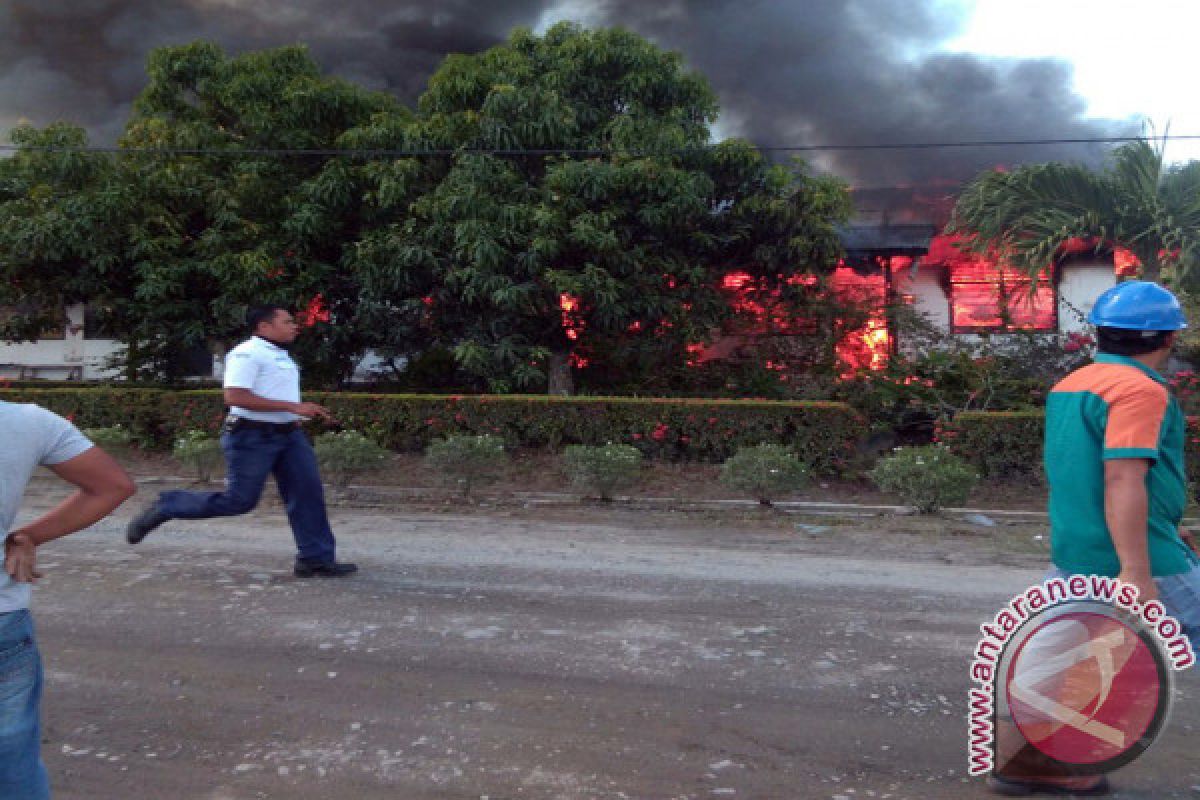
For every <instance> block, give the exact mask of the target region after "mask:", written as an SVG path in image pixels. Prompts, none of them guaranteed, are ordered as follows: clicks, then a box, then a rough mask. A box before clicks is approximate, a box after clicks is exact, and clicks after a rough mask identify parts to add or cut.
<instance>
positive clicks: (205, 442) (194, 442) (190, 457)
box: [171, 430, 224, 483]
mask: <svg viewBox="0 0 1200 800" xmlns="http://www.w3.org/2000/svg"><path fill="white" fill-rule="evenodd" d="M171 455H172V456H174V457H175V460H176V461H178V462H179V463H180V464H183V465H184V466H185V467H188V468H190V469H191V470H193V471H194V472H195V473H196V478H197V479H199V480H200V481H201V482H202V483H208V482H209V481H211V480H212V477H213V474H214V473H215V472H216V471H217V468H218V467H220V466H221V462H222V461H223V459H224V456H223V454H222V452H221V443H220V442H219V441H218V440H217V439H216V438H214V437H213V436H210V435H209V434H207V433H205V432H204V431H198V430H190V431H187V432H185V433H184V434H183V435H182V436H180V437H179V438H178V439H176V440H175V443H174V444H173V445H172V446H171Z"/></svg>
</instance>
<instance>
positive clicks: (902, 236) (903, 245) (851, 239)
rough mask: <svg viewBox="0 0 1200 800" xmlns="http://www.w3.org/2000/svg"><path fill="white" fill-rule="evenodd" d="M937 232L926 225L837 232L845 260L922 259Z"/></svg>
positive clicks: (853, 228)
mask: <svg viewBox="0 0 1200 800" xmlns="http://www.w3.org/2000/svg"><path fill="white" fill-rule="evenodd" d="M936 233H937V229H936V228H935V227H934V226H933V225H930V224H927V223H906V224H900V225H890V224H883V225H847V226H845V227H843V228H841V229H840V230H839V231H838V235H839V236H840V237H841V240H842V246H843V247H844V248H846V255H847V257H848V258H851V259H855V258H866V257H869V256H880V255H907V256H919V255H924V254H925V253H926V252H927V251H928V250H929V242H930V240H931V239H932V238H933V237H934V234H936Z"/></svg>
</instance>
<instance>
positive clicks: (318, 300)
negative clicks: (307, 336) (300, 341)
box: [296, 294, 330, 328]
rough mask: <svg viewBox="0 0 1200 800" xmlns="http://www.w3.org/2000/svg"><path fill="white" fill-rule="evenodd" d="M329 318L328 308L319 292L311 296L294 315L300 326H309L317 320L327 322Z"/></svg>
mask: <svg viewBox="0 0 1200 800" xmlns="http://www.w3.org/2000/svg"><path fill="white" fill-rule="evenodd" d="M329 319H330V314H329V308H328V307H327V306H326V305H325V298H324V297H323V296H321V295H319V294H318V295H316V296H315V297H313V299H312V300H310V301H309V302H308V306H307V307H306V308H305V309H304V310H303V311H301V312H300V313H299V314H297V315H296V321H297V322H299V323H300V327H302V328H311V327H312V326H313V325H316V324H317V323H318V322H329Z"/></svg>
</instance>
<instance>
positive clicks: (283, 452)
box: [158, 428, 337, 562]
mask: <svg viewBox="0 0 1200 800" xmlns="http://www.w3.org/2000/svg"><path fill="white" fill-rule="evenodd" d="M221 449H222V450H224V451H225V467H226V476H225V491H223V492H182V491H177V492H163V493H162V494H160V495H159V496H158V510H159V511H160V512H162V513H163V514H164V515H166V516H168V517H172V518H175V519H208V518H209V517H231V516H235V515H237V514H245V513H246V512H248V511H251V510H252V509H253V508H254V507H255V506H256V505H258V500H259V498H260V497H262V492H263V486H264V485H265V484H266V481H267V475H270V474H273V475H274V476H275V483H276V485H277V486H278V487H279V495H280V497H282V498H283V504H284V507H285V508H286V509H287V516H288V522H289V523H291V526H292V536H293V537H295V539H296V557H297V558H298V559H302V560H304V561H314V562H330V561H333V560H334V552H335V550H336V547H337V543H336V541H335V540H334V538H333V530H332V529H331V528H330V527H329V517H328V515H327V514H326V512H325V490H324V487H322V485H321V475H320V473H319V472H318V471H317V457H316V454H315V453H313V449H312V445H310V444H309V443H308V438H307V437H306V436H305V435H304V433H303V432H302V431H300V430H290V431H274V430H262V429H259V428H243V429H241V430H236V431H232V432H229V433H225V434H222V436H221Z"/></svg>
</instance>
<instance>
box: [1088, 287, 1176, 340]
mask: <svg viewBox="0 0 1200 800" xmlns="http://www.w3.org/2000/svg"><path fill="white" fill-rule="evenodd" d="M1088 322H1090V323H1092V324H1093V325H1095V326H1097V327H1102V328H1124V329H1125V330H1130V331H1177V330H1180V329H1182V328H1186V327H1187V320H1186V319H1184V317H1183V309H1182V308H1180V306H1179V301H1178V300H1177V299H1175V295H1173V294H1171V292H1170V291H1169V290H1167V289H1164V288H1163V287H1161V286H1159V285H1158V284H1157V283H1151V282H1150V281H1124V282H1123V283H1118V284H1117V285H1116V286H1114V287H1112V288H1111V289H1109V290H1108V291H1106V292H1105V293H1104V294H1102V295H1100V296H1099V297H1098V298H1096V304H1095V305H1094V306H1092V313H1090V314H1088Z"/></svg>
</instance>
